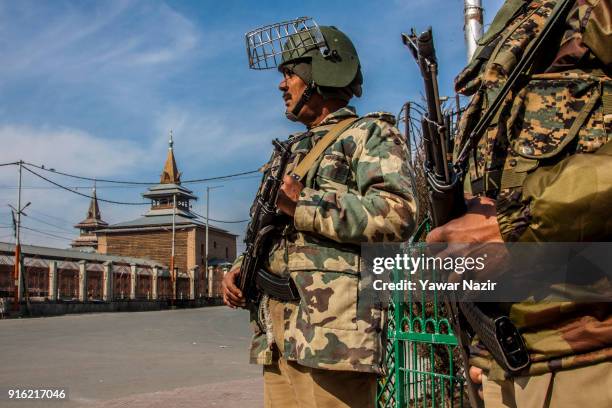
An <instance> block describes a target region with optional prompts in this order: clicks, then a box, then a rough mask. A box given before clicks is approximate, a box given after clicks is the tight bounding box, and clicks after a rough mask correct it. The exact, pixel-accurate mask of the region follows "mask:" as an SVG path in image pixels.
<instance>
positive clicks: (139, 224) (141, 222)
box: [96, 210, 235, 236]
mask: <svg viewBox="0 0 612 408" xmlns="http://www.w3.org/2000/svg"><path fill="white" fill-rule="evenodd" d="M174 223H175V225H176V227H177V228H185V227H193V228H197V227H200V228H205V227H206V223H205V222H202V221H200V220H197V219H194V218H190V217H186V216H184V215H180V214H179V213H178V210H177V214H176V216H175V218H174ZM171 227H172V214H168V215H157V216H154V217H151V216H144V217H140V218H137V219H135V220H132V221H126V222H121V223H118V224H113V225H109V226H108V227H107V228H105V229H102V230H99V231H96V232H97V233H110V234H112V233H114V232H119V231H121V232H125V231H134V230H143V229H147V230H153V229H168V228H171ZM208 228H209V229H210V230H212V231H217V232H221V233H225V234H228V235H234V236H235V234H232V233H230V232H229V231H226V230H224V229H221V228H218V227H214V226H212V225H210V224H209V226H208Z"/></svg>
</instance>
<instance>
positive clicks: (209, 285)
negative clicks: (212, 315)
mask: <svg viewBox="0 0 612 408" xmlns="http://www.w3.org/2000/svg"><path fill="white" fill-rule="evenodd" d="M221 187H223V185H220V186H212V187H210V186H206V235H205V237H206V238H205V243H204V245H205V246H206V249H205V250H204V258H205V260H204V265H205V266H206V274H207V276H208V282H209V284H208V296H209V297H212V295H213V293H212V292H213V287H212V286H213V285H212V279H213V278H214V277H213V276H210V272H209V271H208V224H209V223H210V218H209V215H210V190H214V189H215V188H221Z"/></svg>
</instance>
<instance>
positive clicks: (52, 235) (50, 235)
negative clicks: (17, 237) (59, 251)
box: [21, 225, 72, 241]
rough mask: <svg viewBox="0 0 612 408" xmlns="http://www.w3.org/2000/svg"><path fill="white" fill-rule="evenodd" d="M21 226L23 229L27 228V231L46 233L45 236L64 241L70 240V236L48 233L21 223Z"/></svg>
mask: <svg viewBox="0 0 612 408" xmlns="http://www.w3.org/2000/svg"><path fill="white" fill-rule="evenodd" d="M21 228H23V229H25V230H28V231H32V232H35V233H37V234H42V235H47V236H49V237H52V238H58V239H63V240H66V241H72V238H66V237H62V236H60V235H55V234H50V233H48V232H44V231H40V230H37V229H34V228H28V227H24V226H23V225H22V226H21Z"/></svg>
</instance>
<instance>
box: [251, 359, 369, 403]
mask: <svg viewBox="0 0 612 408" xmlns="http://www.w3.org/2000/svg"><path fill="white" fill-rule="evenodd" d="M263 371H264V407H265V408H374V402H375V398H376V376H375V375H374V374H368V373H359V372H354V371H331V370H322V369H318V368H310V367H305V366H301V365H299V364H298V363H296V362H294V361H287V360H285V359H284V358H278V359H274V363H273V364H272V365H267V366H264V370H263Z"/></svg>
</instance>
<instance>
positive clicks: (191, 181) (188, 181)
mask: <svg viewBox="0 0 612 408" xmlns="http://www.w3.org/2000/svg"><path fill="white" fill-rule="evenodd" d="M11 164H15V163H11ZM24 164H26V165H28V166H32V167H36V168H37V169H40V170H44V171H47V172H50V173H55V174H60V175H62V176H66V177H72V178H75V179H79V180H88V181H96V182H99V183H113V184H131V185H147V186H148V185H153V184H159V183H158V182H144V181H126V180H109V179H100V178H93V177H85V176H78V175H76V174H70V173H66V172H62V171H59V170H55V169H48V168H46V167H44V166H38V165H36V164H33V163H29V162H24ZM258 172H259V170H251V171H243V172H240V173H233V174H227V175H224V176H216V177H207V178H200V179H193V180H185V181H183V182H182V184H190V183H204V182H207V181H214V180H224V179H228V178H233V177H239V176H245V175H248V174H254V173H258Z"/></svg>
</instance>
